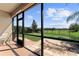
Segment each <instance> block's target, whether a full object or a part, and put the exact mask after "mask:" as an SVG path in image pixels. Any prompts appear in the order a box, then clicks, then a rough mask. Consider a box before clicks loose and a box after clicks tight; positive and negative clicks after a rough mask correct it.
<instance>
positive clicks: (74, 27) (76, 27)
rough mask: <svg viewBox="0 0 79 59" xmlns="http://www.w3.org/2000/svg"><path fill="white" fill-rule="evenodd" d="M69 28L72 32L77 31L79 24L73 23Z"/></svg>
mask: <svg viewBox="0 0 79 59" xmlns="http://www.w3.org/2000/svg"><path fill="white" fill-rule="evenodd" d="M69 29H70V31H72V32H77V31H79V25H78V24H71V25H70V27H69Z"/></svg>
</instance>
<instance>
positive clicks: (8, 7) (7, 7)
mask: <svg viewBox="0 0 79 59" xmlns="http://www.w3.org/2000/svg"><path fill="white" fill-rule="evenodd" d="M32 5H34V3H0V10H1V11H4V12H7V13H9V14H10V15H11V16H14V15H16V14H17V13H19V12H22V11H23V10H25V9H28V8H29V7H30V6H32Z"/></svg>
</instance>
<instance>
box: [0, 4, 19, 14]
mask: <svg viewBox="0 0 79 59" xmlns="http://www.w3.org/2000/svg"><path fill="white" fill-rule="evenodd" d="M19 5H20V3H0V10H2V11H5V12H8V13H11V12H12V11H13V10H14V9H16V8H17V7H18V6H19Z"/></svg>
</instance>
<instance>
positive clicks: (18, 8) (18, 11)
mask: <svg viewBox="0 0 79 59" xmlns="http://www.w3.org/2000/svg"><path fill="white" fill-rule="evenodd" d="M33 5H35V3H21V5H20V6H19V7H17V8H16V9H15V10H13V11H12V12H11V13H10V15H11V16H12V17H13V16H15V15H17V14H18V13H20V12H22V11H24V10H27V9H29V8H30V7H32V6H33Z"/></svg>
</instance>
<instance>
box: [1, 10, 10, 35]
mask: <svg viewBox="0 0 79 59" xmlns="http://www.w3.org/2000/svg"><path fill="white" fill-rule="evenodd" d="M10 22H11V17H10V15H9V14H8V13H6V12H3V11H0V34H1V32H3V30H5V28H6V27H7V26H8V25H9V24H10Z"/></svg>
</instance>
